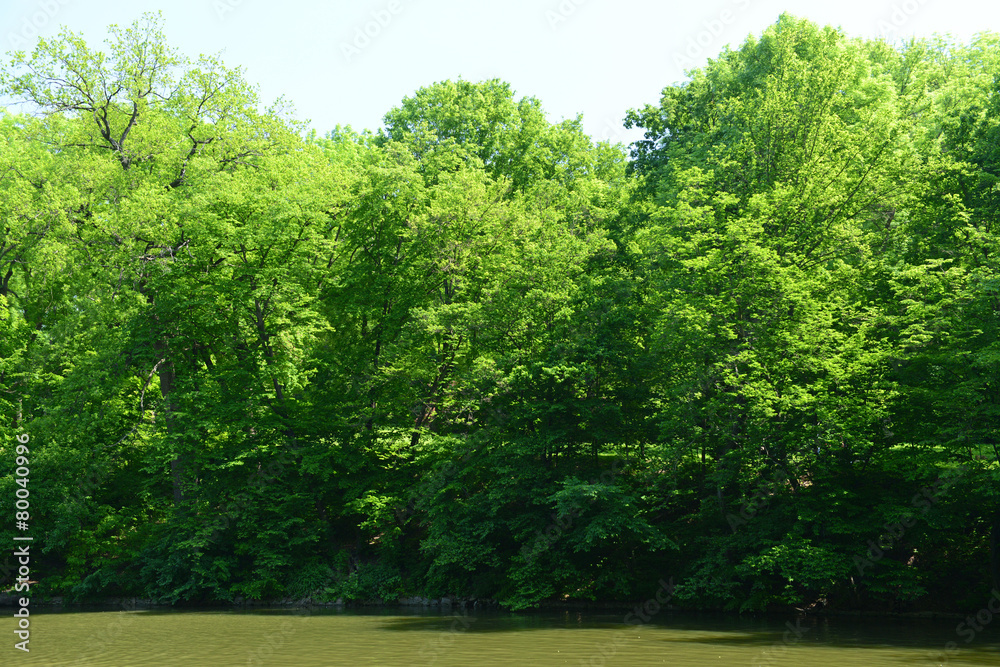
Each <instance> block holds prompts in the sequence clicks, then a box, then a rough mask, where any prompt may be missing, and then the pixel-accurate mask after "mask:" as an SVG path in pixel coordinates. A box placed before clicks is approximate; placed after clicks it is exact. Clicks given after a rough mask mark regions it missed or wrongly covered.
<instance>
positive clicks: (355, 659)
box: [0, 608, 1000, 667]
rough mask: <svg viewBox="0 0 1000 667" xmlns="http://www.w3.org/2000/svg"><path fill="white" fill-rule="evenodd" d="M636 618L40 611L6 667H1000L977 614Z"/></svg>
mask: <svg viewBox="0 0 1000 667" xmlns="http://www.w3.org/2000/svg"><path fill="white" fill-rule="evenodd" d="M629 613H630V612H629V611H628V610H622V611H617V612H604V611H602V612H594V611H558V612H553V611H537V612H532V613H506V612H500V611H490V610H486V611H483V610H475V611H472V610H469V611H465V610H462V609H458V608H455V609H439V610H426V609H407V608H398V609H387V608H378V609H346V610H343V609H342V610H331V609H322V610H304V609H298V610H288V609H263V610H254V611H233V610H219V611H211V610H208V611H206V610H202V611H160V610H135V611H72V612H48V613H46V612H41V611H39V612H34V613H32V614H31V625H30V630H31V637H30V643H29V647H30V649H31V651H30V653H24V652H22V651H20V650H17V649H15V648H14V647H13V643H14V641H16V639H11V637H13V635H12V634H11V633H10V632H9V631H8V632H7V633H4V634H6V635H7V637H8V640H7V642H8V645H7V646H5V647H3V649H2V653H0V655H2V656H3V658H2V659H0V664H3V665H5V666H13V665H25V666H27V665H58V666H59V667H68V666H72V665H80V666H84V665H94V666H97V665H109V666H110V665H113V666H114V667H127V666H130V665H135V666H141V667H158V666H161V665H162V666H164V667H167V666H169V667H179V666H185V665H209V666H212V667H223V666H228V665H248V666H250V665H256V666H259V667H264V666H266V665H272V666H279V665H288V666H292V665H294V666H297V667H310V666H320V665H323V666H328V665H350V666H354V665H380V666H395V665H407V666H420V665H423V666H426V667H431V666H435V667H448V666H452V665H463V666H466V667H467V666H469V665H474V666H483V667H487V666H490V665H518V666H525V665H531V666H534V665H540V666H548V665H574V666H577V665H594V666H598V665H609V666H610V665H622V666H623V667H632V666H643V665H682V666H695V667H697V666H699V665H748V666H761V667H763V666H772V665H773V666H778V665H789V666H791V665H796V666H798V665H809V666H810V667H823V666H831V667H832V666H834V665H836V666H837V667H842V666H844V665H866V666H878V665H907V666H908V667H914V666H923V665H926V666H928V667H929V666H932V665H953V666H961V665H1000V632H998V629H1000V628H998V627H997V626H1000V615H998V619H997V621H996V623H985V624H979V623H976V619H975V618H973V619H972V621H973V624H974V625H973V626H969V625H967V624H966V625H960V623H964V621H963V620H962V619H914V618H906V619H902V618H872V617H866V618H859V617H842V616H837V617H815V616H808V617H807V616H801V617H795V616H790V615H789V616H784V615H771V616H742V617H740V616H733V615H722V614H695V613H687V612H685V613H680V612H668V611H661V612H659V613H657V614H656V615H655V616H653V617H651V618H649V619H648V621H649V622H648V623H645V624H643V625H636V624H635V623H636V622H637V621H639V620H641V619H639V618H638V617H637V616H635V615H634V614H633V615H632V616H629ZM983 620H985V617H984V616H981V617H980V621H983ZM990 620H991V621H992V618H991V619H990ZM8 623H10V621H8ZM973 627H977V628H979V629H978V630H974V629H973ZM966 640H968V641H966ZM949 642H951V643H949ZM949 648H951V649H952V650H951V651H948V649H949Z"/></svg>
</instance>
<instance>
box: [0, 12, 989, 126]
mask: <svg viewBox="0 0 1000 667" xmlns="http://www.w3.org/2000/svg"><path fill="white" fill-rule="evenodd" d="M0 3H2V4H0V44H2V48H0V52H7V51H9V50H12V49H15V48H24V47H25V46H26V45H28V46H30V45H33V44H34V40H35V37H36V36H37V35H38V34H42V35H52V34H54V33H55V32H56V31H57V29H58V26H59V25H60V24H65V25H67V26H69V27H70V28H71V29H73V30H74V31H76V32H81V33H83V35H84V37H85V38H86V39H87V41H88V43H90V44H91V45H97V44H99V43H101V42H103V40H104V38H105V36H106V27H107V25H108V24H111V23H117V24H119V25H127V24H129V23H131V22H132V21H133V20H135V19H136V18H137V17H138V16H139V15H140V14H141V13H142V12H144V11H150V10H157V9H160V10H162V11H163V15H164V18H165V23H166V32H167V38H168V40H169V41H170V43H171V44H172V45H174V46H176V47H177V48H179V49H180V50H181V51H182V52H184V53H186V54H187V55H190V56H196V55H198V54H199V53H217V52H222V55H223V59H224V61H225V62H226V64H228V65H230V66H236V65H241V66H243V67H244V68H245V69H246V77H247V79H248V80H249V81H250V82H251V83H255V84H257V85H259V87H260V92H261V97H262V98H263V99H264V100H265V101H271V100H273V99H274V98H276V97H278V96H279V95H284V96H286V97H287V98H288V99H290V100H291V101H292V102H293V103H294V104H295V107H296V109H297V110H298V114H297V115H298V116H299V117H300V118H302V119H308V120H310V121H311V124H312V127H314V128H315V129H316V130H317V131H318V132H320V133H324V134H325V133H326V132H327V131H329V130H330V129H332V128H333V127H334V126H335V125H336V124H338V123H340V124H343V125H346V124H350V125H352V126H353V127H354V128H355V129H363V128H368V129H375V128H377V127H378V126H379V125H380V123H381V118H382V116H383V115H384V114H385V112H386V111H388V110H389V109H390V108H392V107H393V106H395V105H396V104H398V103H399V101H400V100H401V99H402V98H403V97H404V96H406V95H409V94H411V93H412V92H413V91H415V90H416V89H417V88H419V87H421V86H425V85H428V84H431V83H433V82H435V81H441V80H444V79H455V78H458V77H462V78H465V79H468V80H473V81H477V80H481V79H486V78H492V77H499V78H501V79H504V80H506V81H508V82H510V83H511V85H512V86H513V87H514V89H515V90H516V91H517V95H518V97H520V96H524V95H531V96H534V97H537V98H539V99H540V100H541V101H542V105H543V107H544V108H545V110H546V111H547V112H548V113H549V116H550V119H551V120H553V121H556V120H559V119H562V118H568V117H574V116H575V115H576V114H578V113H582V114H583V116H584V128H585V129H586V130H587V131H588V132H589V133H590V134H591V135H592V136H594V137H596V138H608V139H612V140H620V141H626V142H627V141H629V140H631V139H634V138H635V136H636V135H635V133H634V132H632V133H628V132H625V131H624V130H622V129H621V119H622V117H623V116H624V114H625V112H626V110H627V109H629V108H633V107H639V106H642V105H644V104H646V103H655V102H657V101H658V99H659V92H660V90H661V89H662V88H663V87H664V86H666V85H670V84H672V83H675V82H678V81H681V80H683V79H684V70H685V69H686V68H690V67H692V66H696V65H701V64H703V63H704V62H705V59H706V58H708V57H710V56H715V55H716V54H718V52H719V51H720V50H721V49H722V48H723V47H724V46H725V45H726V44H730V45H733V46H738V45H739V44H740V43H741V42H742V41H743V40H744V39H745V37H746V36H747V35H748V34H750V33H754V34H759V33H760V32H761V31H762V30H763V29H764V28H765V27H766V26H767V25H769V24H771V23H773V22H774V21H775V20H776V19H777V17H778V15H779V14H780V13H781V12H782V11H789V12H791V13H793V14H796V15H798V16H804V17H806V18H809V19H811V20H813V21H816V22H818V23H823V24H832V25H836V26H840V27H842V28H843V29H844V30H845V31H846V32H847V33H848V34H850V35H858V36H876V35H882V36H887V37H890V38H904V37H907V36H910V35H918V36H924V35H930V34H932V33H934V32H939V33H951V34H952V35H954V36H955V37H958V38H960V39H963V40H967V39H968V38H969V37H970V36H971V35H973V34H974V33H976V32H978V31H981V30H998V31H1000V6H998V5H997V4H994V3H988V4H987V3H981V2H976V1H973V0H866V1H861V2H859V1H856V0H849V1H847V2H808V1H806V0H773V1H772V0H701V1H693V2H692V1H688V2H650V1H645V2H643V1H639V0H508V1H507V2H503V3H500V2H476V1H470V2H456V1H454V0H371V1H369V0H364V1H361V2H347V1H346V0H345V1H337V0H334V1H331V2H307V1H305V0H285V1H284V2H274V1H273V0H272V1H270V2H269V1H266V0H171V1H170V2H165V1H164V0H127V1H124V0H0ZM366 31H367V33H368V34H365V33H366ZM366 40H367V42H366Z"/></svg>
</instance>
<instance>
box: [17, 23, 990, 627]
mask: <svg viewBox="0 0 1000 667" xmlns="http://www.w3.org/2000/svg"><path fill="white" fill-rule="evenodd" d="M111 35H112V36H111V38H109V40H108V42H107V47H106V49H105V50H104V51H100V50H95V49H93V48H92V47H91V46H89V45H87V44H86V43H85V42H84V40H83V39H82V38H81V37H80V36H79V35H76V34H74V33H73V32H71V31H69V30H64V31H63V32H62V33H61V34H60V35H59V36H58V37H57V38H53V39H41V40H39V41H38V43H37V47H36V48H35V49H34V50H33V51H32V52H30V53H24V52H22V53H16V54H12V55H11V58H10V60H9V61H8V62H7V63H6V64H4V65H3V68H2V69H0V92H2V94H3V95H5V96H6V98H7V99H11V100H18V101H20V102H21V103H22V106H20V107H19V109H20V111H19V112H18V113H14V112H13V111H5V112H0V137H2V139H0V305H2V307H0V499H2V502H0V506H2V507H4V508H6V510H5V511H6V518H5V519H4V521H3V522H2V523H0V539H2V540H3V541H4V542H5V543H7V544H15V543H14V542H13V541H12V539H13V537H14V536H15V535H18V534H20V532H19V531H18V530H17V528H16V526H15V522H14V516H15V511H16V509H15V507H14V505H15V500H16V499H17V498H21V497H26V492H22V493H21V494H20V495H18V494H17V491H18V489H22V488H26V489H27V492H30V497H27V500H29V501H30V526H31V533H32V535H34V543H33V545H32V549H33V558H34V560H33V563H32V575H33V580H35V579H37V583H34V584H32V588H31V590H32V595H35V596H38V595H47V596H65V597H66V599H72V600H88V599H102V598H107V597H115V596H137V597H141V598H147V599H152V600H156V601H158V602H162V603H211V602H223V601H225V602H238V601H241V600H242V601H248V600H275V599H282V598H294V599H297V600H301V599H305V598H308V599H311V600H313V601H332V600H337V599H341V600H345V601H376V600H385V601H392V600H396V599H398V598H400V597H401V596H413V595H420V596H430V597H440V596H446V595H450V596H458V597H461V598H476V599H480V600H492V601H496V602H497V603H498V604H500V605H502V606H504V607H506V608H509V609H522V608H526V607H531V606H535V605H538V604H541V603H550V602H563V601H585V600H598V601H613V600H621V601H624V600H634V599H642V598H645V597H648V596H649V594H650V593H651V592H654V591H656V590H657V589H658V587H659V586H660V583H659V582H660V581H661V580H670V579H672V580H673V582H674V588H673V597H672V603H673V604H675V605H678V606H682V607H688V608H717V609H730V610H738V611H746V610H765V609H777V608H788V607H791V606H795V607H798V608H803V609H820V608H826V609H842V610H846V609H869V610H895V611H906V610H919V609H934V610H952V609H958V610H962V609H968V608H979V607H980V606H981V603H982V600H985V599H987V598H988V596H989V590H990V588H991V587H993V586H998V585H1000V581H998V580H1000V255H998V252H1000V247H998V244H1000V229H998V221H1000V36H998V35H996V34H990V33H984V34H981V35H979V36H977V37H976V38H974V39H973V40H971V42H970V43H968V44H964V43H956V42H955V41H954V40H950V39H946V38H930V39H920V40H912V41H909V42H906V43H903V44H890V43H887V42H885V41H880V40H869V39H858V38H853V37H850V36H848V35H845V34H844V33H843V32H842V31H840V30H837V29H834V28H830V27H820V26H817V25H815V24H812V23H810V22H808V21H805V20H801V19H798V18H795V17H793V16H789V15H783V16H781V17H780V18H779V19H778V20H777V22H776V23H775V24H773V25H772V26H770V27H769V28H768V29H766V30H765V31H764V32H763V33H762V34H760V35H757V36H751V37H748V38H747V39H746V41H745V42H744V43H743V44H742V45H740V46H739V48H737V49H726V50H724V51H723V52H722V53H721V54H720V55H719V56H718V57H717V58H715V59H711V60H709V61H708V62H707V64H706V65H705V66H704V67H701V68H699V69H696V70H693V71H691V72H690V73H689V80H687V81H685V82H683V83H680V84H676V85H670V86H667V87H666V88H664V89H663V93H662V98H661V99H660V100H659V103H658V104H651V105H648V106H646V107H645V108H642V109H635V110H632V111H630V112H628V115H627V117H626V118H625V119H624V122H625V125H626V127H629V128H640V129H641V130H644V133H645V134H644V136H645V139H643V140H640V141H637V142H636V143H634V144H633V145H631V146H628V147H625V146H622V145H620V144H619V145H612V144H609V143H607V142H596V141H594V140H592V139H591V138H590V137H588V136H587V135H586V134H585V133H584V132H583V130H582V129H581V119H580V118H576V119H570V120H563V121H561V122H551V121H549V120H547V116H546V114H545V112H544V110H543V107H542V105H541V102H540V101H539V100H537V99H534V98H530V97H526V98H521V99H517V98H516V96H515V93H514V91H513V90H512V88H511V86H510V85H509V84H507V83H505V82H503V81H500V80H490V81H483V82H478V83H476V82H470V81H465V80H458V81H443V82H439V83H434V84H432V85H429V86H427V87H425V88H422V89H420V90H418V91H416V92H415V93H413V94H412V95H411V96H409V97H406V98H404V99H403V100H402V102H401V103H400V104H399V106H397V107H396V108H393V109H391V110H390V111H388V113H386V115H385V117H384V124H383V127H381V128H380V129H378V130H377V131H363V132H357V131H354V130H352V129H351V128H350V127H338V128H336V129H334V130H333V131H332V132H329V133H328V134H326V135H325V136H320V135H319V134H318V133H317V132H316V131H314V130H312V129H310V128H309V127H308V126H306V125H305V124H302V123H299V122H297V121H294V120H293V119H292V115H291V114H290V113H289V112H288V111H287V109H286V105H285V104H284V103H283V102H281V101H279V102H278V103H276V104H275V105H274V106H272V107H265V106H264V105H263V104H262V103H261V101H260V100H259V99H258V97H257V93H256V88H255V87H254V86H253V85H251V84H249V83H248V82H246V81H245V80H244V78H243V75H242V73H241V71H240V70H238V69H231V68H228V67H226V66H225V65H224V64H223V63H222V62H221V61H220V60H219V59H218V58H213V57H201V58H199V59H188V58H185V57H183V56H182V55H181V54H179V53H177V52H176V51H175V50H174V49H172V48H171V47H170V46H169V45H168V42H167V40H166V39H165V37H164V31H163V25H162V20H161V19H160V18H159V17H158V16H156V15H147V16H144V17H143V18H142V19H140V20H139V21H137V22H136V23H134V24H133V25H132V26H130V27H128V28H112V31H111ZM19 435H20V436H21V438H22V441H27V443H28V444H27V445H26V446H24V447H23V448H22V449H21V451H20V454H21V455H22V456H23V459H21V460H20V462H18V458H17V457H18V452H16V451H15V449H16V447H17V445H18V440H17V436H19ZM22 464H27V465H26V466H23V467H25V468H30V478H29V479H28V481H27V482H24V481H23V479H24V478H23V477H22V476H20V473H17V472H16V470H17V469H18V467H20V466H22ZM22 472H24V471H23V470H22ZM19 480H21V481H19ZM7 553H8V556H7V561H6V564H5V565H3V566H2V568H0V570H2V572H0V574H2V575H3V576H2V577H0V590H2V589H9V588H10V587H11V586H13V582H14V579H15V577H16V572H15V571H14V566H13V563H14V560H13V559H12V558H11V557H10V556H9V554H10V551H9V550H8V551H7Z"/></svg>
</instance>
